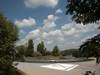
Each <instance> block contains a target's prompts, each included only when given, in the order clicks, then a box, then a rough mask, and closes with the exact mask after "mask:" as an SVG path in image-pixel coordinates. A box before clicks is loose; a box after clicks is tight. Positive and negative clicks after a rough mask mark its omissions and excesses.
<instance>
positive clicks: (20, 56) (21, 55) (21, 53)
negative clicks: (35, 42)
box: [16, 45, 26, 60]
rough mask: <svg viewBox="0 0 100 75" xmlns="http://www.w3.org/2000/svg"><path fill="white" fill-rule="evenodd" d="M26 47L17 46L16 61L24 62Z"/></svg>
mask: <svg viewBox="0 0 100 75" xmlns="http://www.w3.org/2000/svg"><path fill="white" fill-rule="evenodd" d="M25 51H26V47H25V46H24V45H20V46H16V60H24V56H25Z"/></svg>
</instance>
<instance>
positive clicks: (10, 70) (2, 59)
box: [0, 13, 18, 75]
mask: <svg viewBox="0 0 100 75" xmlns="http://www.w3.org/2000/svg"><path fill="white" fill-rule="evenodd" d="M17 33H18V30H17V28H16V26H15V25H14V24H13V23H12V22H11V21H9V20H8V19H7V18H5V17H4V15H3V14H1V13H0V75H16V74H14V72H15V70H14V67H13V66H12V63H13V59H14V57H15V42H16V40H17V39H18V34H17Z"/></svg>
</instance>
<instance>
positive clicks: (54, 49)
mask: <svg viewBox="0 0 100 75" xmlns="http://www.w3.org/2000/svg"><path fill="white" fill-rule="evenodd" d="M52 55H54V56H58V55H59V48H58V46H54V48H53V51H52Z"/></svg>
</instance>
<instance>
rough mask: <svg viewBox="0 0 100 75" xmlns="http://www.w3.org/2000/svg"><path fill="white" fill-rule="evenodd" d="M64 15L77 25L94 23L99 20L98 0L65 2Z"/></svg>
mask: <svg viewBox="0 0 100 75" xmlns="http://www.w3.org/2000/svg"><path fill="white" fill-rule="evenodd" d="M66 8H67V11H66V14H71V15H72V19H73V20H74V21H75V22H77V23H83V24H88V23H96V22H98V21H99V20H100V0H67V6H66Z"/></svg>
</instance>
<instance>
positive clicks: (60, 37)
mask: <svg viewBox="0 0 100 75" xmlns="http://www.w3.org/2000/svg"><path fill="white" fill-rule="evenodd" d="M58 19H59V17H58V16H55V15H52V14H51V15H48V17H47V19H44V20H43V24H44V25H43V27H41V28H37V29H34V30H32V31H30V32H29V33H28V34H27V35H26V36H25V38H24V39H22V41H21V42H22V43H23V42H25V41H27V40H28V39H30V38H31V39H33V40H34V43H36V44H38V43H39V42H40V41H42V40H43V41H45V43H46V45H47V48H48V49H49V50H51V49H52V48H53V46H54V45H58V46H59V47H60V49H67V48H78V47H79V46H80V45H81V44H82V42H83V41H84V40H85V39H87V38H89V37H92V36H91V34H89V33H90V32H95V31H96V30H97V27H98V25H97V24H88V25H85V26H84V25H83V24H76V23H74V22H72V23H69V24H64V25H63V26H61V28H59V29H57V28H56V27H57V24H56V21H57V20H58ZM52 28H54V29H52Z"/></svg>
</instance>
